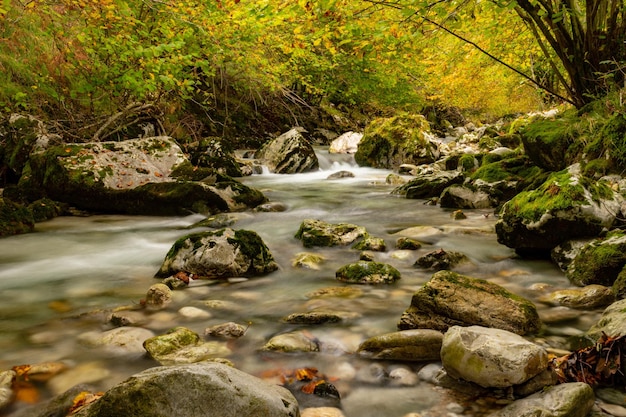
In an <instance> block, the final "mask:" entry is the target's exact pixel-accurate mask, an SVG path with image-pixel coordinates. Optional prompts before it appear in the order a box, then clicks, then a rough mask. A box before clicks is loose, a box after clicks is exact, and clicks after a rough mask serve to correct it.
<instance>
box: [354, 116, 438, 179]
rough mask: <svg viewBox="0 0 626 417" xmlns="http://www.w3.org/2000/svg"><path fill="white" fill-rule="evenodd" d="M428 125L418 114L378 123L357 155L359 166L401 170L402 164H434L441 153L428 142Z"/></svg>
mask: <svg viewBox="0 0 626 417" xmlns="http://www.w3.org/2000/svg"><path fill="white" fill-rule="evenodd" d="M429 131H430V126H429V124H428V121H427V120H426V118H424V116H422V115H417V114H401V115H398V116H394V117H391V118H383V119H375V120H373V121H372V122H371V123H370V124H369V125H368V126H367V128H366V129H365V132H364V134H363V138H362V139H361V142H360V143H359V148H358V150H357V152H356V153H355V154H354V158H355V161H356V163H357V164H359V165H360V166H371V167H375V168H386V169H397V168H398V167H399V166H400V165H402V164H415V165H420V164H425V163H432V162H434V161H435V160H436V159H437V156H438V150H437V149H436V146H435V145H433V144H432V143H431V142H430V141H429V140H428V135H427V133H428V132H429Z"/></svg>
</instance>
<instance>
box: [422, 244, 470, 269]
mask: <svg viewBox="0 0 626 417" xmlns="http://www.w3.org/2000/svg"><path fill="white" fill-rule="evenodd" d="M465 262H469V258H468V257H467V256H465V254H462V253H461V252H456V251H446V250H443V249H438V250H435V251H432V252H428V253H427V254H426V255H424V256H421V257H419V258H418V259H417V261H415V266H419V267H420V268H425V269H431V270H433V271H442V270H445V269H452V268H454V267H456V266H457V265H459V264H462V263H465Z"/></svg>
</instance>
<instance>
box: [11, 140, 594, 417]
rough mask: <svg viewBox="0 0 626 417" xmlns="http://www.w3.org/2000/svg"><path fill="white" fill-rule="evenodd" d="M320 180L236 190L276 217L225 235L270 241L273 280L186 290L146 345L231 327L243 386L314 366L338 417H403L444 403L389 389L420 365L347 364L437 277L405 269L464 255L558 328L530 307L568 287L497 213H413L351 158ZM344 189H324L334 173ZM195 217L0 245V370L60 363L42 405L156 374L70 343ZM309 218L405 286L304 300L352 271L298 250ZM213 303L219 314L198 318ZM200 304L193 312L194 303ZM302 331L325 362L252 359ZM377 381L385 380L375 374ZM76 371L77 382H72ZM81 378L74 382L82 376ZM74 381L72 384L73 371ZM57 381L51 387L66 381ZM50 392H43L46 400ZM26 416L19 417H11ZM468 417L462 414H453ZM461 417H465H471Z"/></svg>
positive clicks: (108, 225)
mask: <svg viewBox="0 0 626 417" xmlns="http://www.w3.org/2000/svg"><path fill="white" fill-rule="evenodd" d="M318 156H319V159H320V163H321V169H320V170H319V171H315V172H311V173H306V174H296V175H277V174H270V173H263V174H258V175H253V176H251V177H246V178H243V179H241V181H242V182H244V183H245V184H247V185H249V186H251V187H255V188H258V189H259V190H261V191H262V192H263V193H264V194H265V195H266V196H267V197H268V198H269V199H270V200H271V201H272V202H279V203H282V204H283V205H284V206H285V207H286V210H285V211H282V212H246V213H237V214H235V215H234V216H233V217H234V218H235V219H236V220H235V222H234V224H233V225H232V226H231V227H233V228H237V229H247V230H254V231H255V232H257V233H258V234H259V235H260V236H261V238H262V239H263V240H264V241H265V243H266V244H267V246H268V247H269V249H270V251H271V253H272V254H273V256H274V258H275V260H276V261H277V263H278V264H279V265H280V269H279V270H278V271H276V272H273V273H271V274H269V275H267V276H264V277H258V278H252V279H249V280H244V279H242V280H232V281H231V282H226V283H225V282H198V281H194V282H192V285H191V287H190V288H188V289H186V290H184V291H180V292H177V293H176V296H175V297H174V302H173V303H172V305H171V306H169V307H168V308H167V310H165V311H163V312H160V313H159V314H158V315H155V317H152V318H151V320H150V321H149V322H148V323H147V324H146V325H145V327H146V328H149V329H150V330H153V331H154V332H155V333H157V334H159V333H163V332H165V331H167V329H169V328H173V327H176V326H185V327H189V328H190V329H192V330H194V331H196V332H198V333H199V334H203V332H204V329H205V328H206V327H209V326H211V325H214V324H219V323H224V322H227V321H234V322H237V323H240V324H243V325H245V326H247V327H248V330H247V332H246V334H245V336H244V337H242V338H241V339H238V340H236V341H233V342H230V343H229V348H230V349H231V351H232V352H233V353H232V354H231V355H230V356H229V357H228V359H230V360H231V361H232V362H233V363H234V365H235V366H236V367H237V368H239V369H241V370H243V371H246V372H248V373H251V374H254V375H259V376H264V375H269V374H271V373H272V371H274V370H279V369H293V368H299V367H305V366H308V367H316V368H318V369H320V371H321V372H322V373H324V374H325V375H327V376H328V377H329V379H331V380H332V381H334V384H335V385H336V386H337V388H338V390H339V392H340V394H341V396H342V404H343V412H344V414H345V415H346V416H347V417H357V416H359V417H368V416H372V417H373V416H389V417H395V416H398V417H401V416H404V415H406V414H408V413H411V412H425V411H428V410H431V409H433V407H436V406H437V404H438V403H439V402H442V401H446V400H445V398H444V397H443V396H442V395H443V394H441V393H440V392H439V391H437V390H435V389H434V387H433V386H431V385H430V384H428V383H426V382H417V383H414V384H404V385H403V384H394V383H393V381H390V379H389V378H387V376H388V375H387V374H388V372H389V370H390V369H395V368H398V367H401V368H406V370H407V371H409V372H412V373H415V372H417V371H418V370H419V369H420V367H421V366H422V365H423V364H418V363H412V364H391V363H385V364H383V365H379V364H373V363H372V362H370V361H367V360H363V359H360V358H358V357H356V355H354V351H355V350H356V348H357V347H358V344H359V343H360V342H362V341H363V340H364V339H365V338H367V337H370V336H374V335H377V334H382V333H388V332H393V331H395V330H396V324H397V322H398V320H399V318H400V316H401V314H402V312H403V311H404V310H405V309H406V308H407V307H408V306H409V303H410V301H411V296H412V294H413V293H414V292H415V291H416V290H417V289H419V288H420V286H422V285H423V284H424V283H425V282H427V281H428V279H429V278H430V277H431V276H432V271H427V270H423V269H420V268H417V267H416V266H414V263H415V261H416V259H417V258H418V257H419V256H421V255H424V254H426V253H428V252H430V251H433V250H436V249H439V248H443V249H445V250H455V251H460V252H463V253H464V254H465V255H467V256H468V257H469V258H470V260H471V264H469V265H466V266H464V267H462V269H461V270H460V271H459V272H461V273H464V274H467V275H470V276H473V277H477V278H483V279H487V280H490V281H492V282H495V283H497V284H499V285H502V286H504V287H506V288H507V289H509V290H510V291H512V292H514V293H516V294H518V295H521V296H524V297H527V298H529V299H531V300H533V301H535V302H536V304H537V306H538V309H539V311H540V314H541V315H544V316H545V317H555V316H558V314H560V310H558V309H554V308H551V307H548V306H544V305H541V303H539V302H538V301H537V300H538V298H539V297H540V296H541V295H543V294H545V293H546V292H547V291H553V290H557V289H563V288H570V287H571V285H570V284H569V282H568V281H567V279H566V278H565V276H564V274H563V273H562V272H561V271H560V270H558V268H557V267H556V266H554V265H553V264H552V263H551V262H549V261H547V260H524V259H521V258H519V257H517V256H516V255H515V253H514V251H513V250H511V249H509V248H506V247H504V246H502V245H500V244H498V243H497V241H496V236H495V233H494V225H495V222H496V221H497V217H496V215H495V214H494V213H493V210H491V209H489V210H465V211H464V212H465V214H466V216H467V218H466V219H463V220H453V218H452V217H451V213H452V211H451V210H444V209H441V208H440V207H438V206H436V205H430V204H427V202H426V201H424V200H408V199H405V198H402V197H399V196H395V195H392V194H391V191H392V190H393V188H394V186H393V185H389V184H387V183H386V181H385V179H386V177H387V176H388V175H389V174H390V171H387V170H380V169H372V168H363V167H357V166H356V165H355V164H354V162H353V161H352V159H351V158H349V157H346V156H345V155H344V156H331V155H329V154H328V153H327V152H326V151H325V150H324V149H321V150H318ZM340 170H346V171H350V172H352V173H353V174H354V177H351V178H341V179H336V180H329V179H327V177H328V176H329V175H330V174H332V173H334V172H337V171H340ZM202 219H203V216H200V215H196V214H190V215H189V216H184V217H167V218H166V217H141V216H118V215H93V216H85V217H60V218H56V219H54V220H51V221H49V222H45V223H40V224H38V225H37V226H36V231H35V232H34V233H30V234H25V235H20V236H14V237H8V238H4V239H1V240H0V369H2V370H5V369H10V368H11V367H13V366H16V365H22V364H34V363H41V362H46V361H51V362H63V363H65V364H66V365H67V366H68V369H70V370H72V371H75V374H74V375H75V376H74V377H73V379H71V380H70V381H65V382H64V383H56V384H52V383H51V384H49V385H46V386H45V387H40V388H39V389H40V392H39V395H40V397H39V400H45V399H46V398H48V397H49V396H51V395H54V394H56V393H58V392H55V391H62V389H64V388H68V386H67V385H69V384H70V383H78V382H88V383H91V384H93V385H94V386H96V387H98V388H99V389H102V390H105V389H107V388H109V387H111V386H112V385H114V384H116V383H118V382H120V381H122V380H124V379H126V378H127V377H128V376H130V375H132V374H133V373H135V372H138V371H141V370H143V369H146V368H148V367H152V366H156V365H157V363H156V362H154V361H152V360H151V359H149V358H147V357H145V356H141V357H130V358H129V357H119V356H115V355H111V354H110V352H105V351H101V350H99V349H94V348H90V347H88V346H85V345H84V344H82V343H80V342H79V339H80V337H81V335H84V334H85V333H87V332H92V331H101V330H105V329H107V328H110V325H109V324H108V323H107V322H106V319H107V317H108V314H109V313H110V311H111V310H112V309H115V308H117V307H120V306H138V305H139V303H140V302H141V299H142V298H144V297H145V294H146V291H147V289H148V287H149V286H150V285H152V284H154V283H157V282H159V281H158V280H157V279H155V278H154V274H155V273H156V271H157V270H158V268H159V266H160V265H161V262H162V261H163V259H164V257H165V254H166V253H167V251H168V250H169V249H170V247H171V246H172V244H173V243H174V241H175V240H176V239H177V238H179V237H181V236H184V235H186V234H188V233H191V232H193V231H199V230H207V229H202V228H192V227H191V226H192V225H194V224H195V223H196V222H198V221H199V220H202ZM305 219H320V220H324V221H327V222H331V223H353V224H358V225H360V226H364V227H365V228H366V229H367V231H368V232H369V234H370V235H372V236H376V237H381V238H383V239H384V240H385V242H386V244H387V247H388V250H387V251H386V252H381V253H375V254H374V257H375V259H376V260H377V261H379V262H385V263H389V264H391V265H393V266H394V267H395V268H397V269H398V270H399V271H400V272H401V274H402V278H401V280H400V281H398V282H397V283H396V284H393V285H386V286H357V287H358V290H360V295H358V296H355V297H347V298H311V297H309V296H308V294H310V293H312V292H313V291H316V290H319V289H322V288H327V287H336V286H346V285H347V284H341V283H339V282H338V281H336V280H335V271H336V270H337V269H338V268H339V267H341V266H343V265H345V264H348V263H351V262H355V261H356V260H358V258H359V252H358V251H355V250H353V249H351V248H350V247H349V246H347V247H334V248H312V249H307V248H304V247H303V246H302V243H301V242H300V241H299V240H297V239H296V238H295V237H294V235H295V234H296V232H297V231H298V228H299V226H300V224H301V223H302V221H303V220H305ZM420 226H428V227H430V229H428V230H430V232H429V233H423V234H421V235H420V240H421V241H422V243H423V246H422V248H421V249H419V250H417V251H400V250H396V249H394V245H395V242H396V240H397V239H398V238H399V237H400V236H402V235H403V234H402V233H401V231H403V230H405V229H408V228H415V227H420ZM301 252H313V253H316V254H319V255H322V256H323V258H324V262H322V263H321V264H320V265H319V269H303V268H297V267H294V266H292V262H293V260H294V259H295V257H296V255H297V254H299V253H301ZM207 300H218V301H220V302H221V304H220V305H221V306H222V307H221V308H209V307H207V305H208V304H207V303H206V301H207ZM200 301H202V302H200ZM184 306H195V307H198V308H201V309H204V310H206V312H207V313H208V314H209V317H208V318H207V317H205V318H196V319H194V318H189V317H185V316H183V315H181V314H179V313H178V311H179V309H180V308H181V307H184ZM314 309H333V310H339V311H348V312H352V313H355V314H354V317H353V318H351V319H350V320H348V321H346V322H343V323H340V324H332V325H330V324H327V325H322V326H298V325H291V324H287V323H285V322H284V321H283V318H284V317H285V316H287V315H289V314H291V313H298V312H305V311H310V310H314ZM598 314H599V312H598V311H593V312H584V313H579V314H576V315H575V317H572V316H571V315H570V316H568V317H569V318H568V319H567V320H553V321H554V323H555V324H550V325H549V326H546V327H545V329H544V331H543V334H542V335H541V338H542V340H543V342H544V343H546V344H550V343H552V344H554V345H555V346H557V347H558V345H559V343H561V342H563V341H564V340H566V338H567V337H570V336H575V335H577V334H580V333H582V332H583V331H585V330H586V329H587V328H588V327H589V326H590V325H591V323H593V322H594V321H595V320H596V319H597V317H598ZM294 330H306V331H307V332H309V333H310V334H311V335H313V336H314V337H315V338H316V339H317V340H319V341H320V342H321V346H323V348H322V349H321V352H315V353H307V354H297V355H292V354H282V355H281V354H267V353H262V352H260V348H261V347H262V346H263V344H264V343H265V342H266V341H267V340H269V338H271V337H272V336H274V335H277V334H280V333H284V332H287V331H294ZM381 366H382V369H383V374H384V375H382V376H381V375H378V376H377V375H375V374H376V370H379V369H381ZM76 370H78V371H76ZM81 370H82V372H81ZM68 372H69V371H68ZM61 376H62V375H60V376H59V377H58V378H61ZM51 387H52V388H51ZM23 406H26V404H16V407H14V410H17V409H19V408H22V407H23ZM461 407H463V405H461ZM463 415H472V414H471V413H470V412H469V411H467V413H466V414H463Z"/></svg>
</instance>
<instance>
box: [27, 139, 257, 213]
mask: <svg viewBox="0 0 626 417" xmlns="http://www.w3.org/2000/svg"><path fill="white" fill-rule="evenodd" d="M187 171H192V172H193V171H194V168H193V166H192V165H191V163H190V162H189V161H188V160H187V159H186V157H185V155H184V154H183V152H182V150H181V149H180V147H179V146H178V145H177V144H176V143H175V142H174V141H173V140H172V139H171V138H169V137H152V138H143V139H136V140H129V141H124V142H98V143H84V144H65V145H62V146H53V147H50V148H48V149H46V150H45V151H41V152H36V153H33V154H32V155H31V157H30V159H29V162H28V164H27V165H26V167H25V168H24V170H23V173H22V177H21V178H20V181H19V183H18V189H19V191H20V192H21V194H22V195H24V196H25V197H27V198H29V199H32V200H35V199H38V198H40V197H49V198H51V199H53V200H58V201H61V202H65V203H68V204H71V205H74V206H76V207H78V208H80V209H84V210H93V211H100V212H107V213H127V214H147V215H183V214H188V213H190V212H200V213H204V214H209V213H217V212H223V211H237V210H244V209H247V208H250V207H255V206H257V205H259V204H261V203H263V202H265V201H266V198H265V197H264V196H263V194H262V193H261V192H259V191H257V190H253V189H251V188H249V187H247V186H245V185H243V184H241V183H239V182H237V181H235V180H233V179H232V178H230V177H228V176H225V175H222V174H219V173H216V172H215V171H210V170H209V171H206V170H205V171H204V173H203V175H202V178H200V177H198V178H192V179H193V181H189V178H184V177H185V175H184V174H185V172H187ZM210 174H212V175H210ZM180 178H184V179H183V180H180ZM198 180H202V181H198Z"/></svg>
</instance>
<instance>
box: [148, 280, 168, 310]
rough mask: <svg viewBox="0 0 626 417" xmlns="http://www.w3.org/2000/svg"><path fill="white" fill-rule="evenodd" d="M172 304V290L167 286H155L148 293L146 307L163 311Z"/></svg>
mask: <svg viewBox="0 0 626 417" xmlns="http://www.w3.org/2000/svg"><path fill="white" fill-rule="evenodd" d="M171 302H172V290H171V289H170V287H168V286H167V285H165V284H153V285H151V286H150V288H148V292H147V293H146V307H148V308H151V309H161V308H165V307H167V305H168V304H169V303H171Z"/></svg>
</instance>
